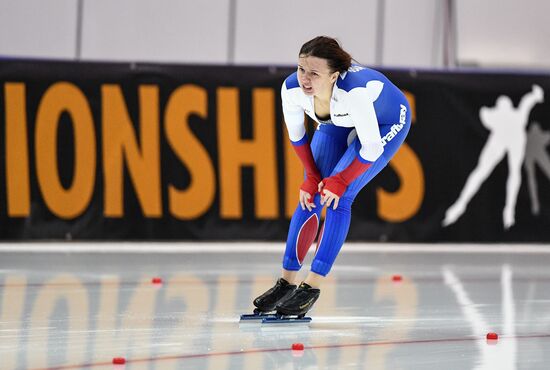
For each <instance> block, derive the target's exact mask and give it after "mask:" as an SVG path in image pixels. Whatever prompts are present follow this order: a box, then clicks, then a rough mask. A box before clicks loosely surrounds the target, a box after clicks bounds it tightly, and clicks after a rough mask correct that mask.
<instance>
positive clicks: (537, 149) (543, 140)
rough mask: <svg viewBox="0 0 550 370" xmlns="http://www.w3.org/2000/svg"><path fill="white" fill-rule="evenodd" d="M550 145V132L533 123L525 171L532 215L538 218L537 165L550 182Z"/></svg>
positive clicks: (529, 134) (528, 135)
mask: <svg viewBox="0 0 550 370" xmlns="http://www.w3.org/2000/svg"><path fill="white" fill-rule="evenodd" d="M548 144H550V132H548V131H544V130H543V129H541V127H540V124H539V123H538V122H533V123H532V124H531V126H530V127H529V131H528V132H527V149H526V151H525V170H526V172H527V184H528V185H529V195H530V198H531V213H532V214H534V215H535V216H538V215H539V213H540V202H539V196H538V191H537V187H538V186H537V177H536V175H535V165H538V167H539V168H540V169H541V170H542V172H543V174H544V175H546V178H547V179H549V180H550V156H549V155H548V152H547V151H546V147H547V146H548Z"/></svg>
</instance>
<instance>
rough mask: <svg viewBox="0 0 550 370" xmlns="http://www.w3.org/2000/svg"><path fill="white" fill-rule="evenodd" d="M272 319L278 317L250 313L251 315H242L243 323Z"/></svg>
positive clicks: (268, 314)
mask: <svg viewBox="0 0 550 370" xmlns="http://www.w3.org/2000/svg"><path fill="white" fill-rule="evenodd" d="M271 317H276V315H275V314H273V313H271V314H270V313H261V314H257V313H250V314H243V315H241V321H240V322H241V323H242V322H262V320H263V319H267V318H271Z"/></svg>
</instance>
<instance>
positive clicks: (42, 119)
mask: <svg viewBox="0 0 550 370" xmlns="http://www.w3.org/2000/svg"><path fill="white" fill-rule="evenodd" d="M292 72H293V69H292V68H273V67H270V68H268V67H221V66H220V67H217V66H211V67H205V66H181V65H160V64H155V65H152V64H122V63H116V64H115V63H70V62H24V61H3V62H0V80H1V81H2V89H1V90H0V102H1V104H0V120H1V122H2V130H1V132H0V139H1V140H0V152H1V153H2V160H1V161H0V174H1V175H0V237H1V238H2V239H66V238H71V239H76V240H102V239H104V240H113V239H115V240H128V239H137V240H140V239H147V240H149V239H159V240H169V239H178V240H181V239H196V240H245V239H251V240H253V239H256V240H257V239H267V240H284V239H285V238H286V232H287V228H288V224H289V217H290V215H291V214H292V212H293V209H294V207H295V206H296V205H297V195H298V187H299V184H300V178H301V168H300V164H299V162H298V161H297V159H296V158H295V156H294V154H293V153H292V150H291V149H290V148H289V146H288V139H287V137H286V132H285V127H284V123H283V118H282V113H281V107H280V95H279V92H280V86H281V84H282V82H283V80H284V79H285V77H286V76H287V75H288V74H290V73H292ZM383 72H384V73H386V74H387V75H388V77H389V78H390V79H391V80H392V81H393V82H394V83H395V84H396V85H397V86H399V87H400V88H402V89H403V90H404V91H405V92H406V93H407V97H408V98H409V101H410V103H411V107H412V109H413V115H414V117H413V126H412V128H411V130H410V133H409V136H408V137H407V140H406V145H405V146H403V147H402V148H401V149H400V151H399V153H398V155H396V157H395V158H394V159H393V160H392V162H390V165H388V167H387V168H386V169H384V171H382V173H381V174H380V175H379V176H377V177H376V178H375V179H374V180H373V181H372V182H371V183H370V184H369V185H367V187H366V188H365V189H363V191H362V192H361V193H360V195H359V196H358V197H357V199H356V201H355V203H354V206H353V209H352V213H353V216H352V225H351V229H350V233H349V237H348V240H361V241H407V242H424V241H434V242H435V241H464V242H466V241H481V242H499V241H529V242H545V241H549V240H550V233H549V232H548V230H549V229H550V217H549V216H550V187H549V186H548V184H549V182H550V152H549V149H548V144H549V142H550V117H549V115H550V113H549V109H548V108H547V107H548V105H549V104H550V96H549V97H548V98H547V97H546V96H544V93H543V92H546V91H550V89H549V88H550V82H549V78H548V77H549V76H548V75H533V74H526V75H514V74H507V73H486V74H482V73H465V72H458V73H449V72H429V71H392V70H383ZM534 85H536V86H540V88H541V90H539V88H538V87H533V86H534ZM545 99H547V100H548V101H546V100H545ZM308 126H309V129H310V130H313V129H314V127H313V124H312V123H311V122H308ZM516 191H517V193H516Z"/></svg>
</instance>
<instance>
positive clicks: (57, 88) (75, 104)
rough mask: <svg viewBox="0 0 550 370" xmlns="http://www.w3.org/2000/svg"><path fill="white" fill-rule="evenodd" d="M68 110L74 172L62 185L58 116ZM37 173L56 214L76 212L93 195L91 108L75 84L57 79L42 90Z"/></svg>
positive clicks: (39, 112)
mask: <svg viewBox="0 0 550 370" xmlns="http://www.w3.org/2000/svg"><path fill="white" fill-rule="evenodd" d="M65 111H66V112H67V113H69V115H70V116H71V118H72V120H71V122H72V126H73V132H74V149H75V151H74V153H75V160H74V163H75V164H74V175H73V180H72V184H71V187H70V188H69V189H67V190H65V188H63V185H62V184H61V181H60V179H59V172H58V167H57V129H58V123H59V117H60V115H61V114H62V113H63V112H65ZM34 140H35V151H36V153H35V155H36V174H37V177H38V185H39V186H40V190H41V192H42V196H43V197H44V201H45V202H46V204H47V205H48V208H49V209H50V210H51V211H52V212H53V213H54V214H55V215H57V216H58V217H61V218H65V219H71V218H75V217H77V216H79V215H80V214H81V213H82V212H84V210H85V209H86V207H87V206H88V204H89V203H90V199H91V197H92V193H93V191H94V184H95V172H96V140H95V131H94V123H93V118H92V112H91V110H90V106H89V105H88V101H87V100H86V97H85V96H84V94H83V93H82V91H80V89H78V87H76V86H75V85H73V84H71V83H68V82H58V83H56V84H54V85H52V86H51V87H50V88H49V89H48V90H47V91H46V93H45V94H44V97H43V98H42V101H41V102H40V106H39V107H38V113H37V115H36V129H35V137H34Z"/></svg>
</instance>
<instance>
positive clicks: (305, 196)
mask: <svg viewBox="0 0 550 370" xmlns="http://www.w3.org/2000/svg"><path fill="white" fill-rule="evenodd" d="M319 182H321V176H318V175H317V174H315V175H314V176H312V175H310V174H308V175H307V177H306V179H305V181H304V182H303V184H302V186H300V206H301V207H302V209H303V210H305V209H306V208H307V210H308V211H310V212H311V210H312V209H313V208H315V203H314V201H313V198H314V197H315V194H316V193H317V186H318V184H319Z"/></svg>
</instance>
